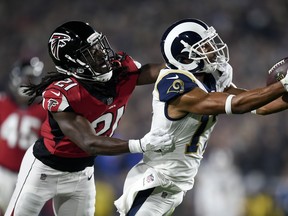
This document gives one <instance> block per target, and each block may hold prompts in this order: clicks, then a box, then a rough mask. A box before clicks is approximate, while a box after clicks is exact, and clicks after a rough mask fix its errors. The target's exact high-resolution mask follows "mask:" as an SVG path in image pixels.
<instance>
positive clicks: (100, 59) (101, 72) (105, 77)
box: [66, 32, 114, 82]
mask: <svg viewBox="0 0 288 216" xmlns="http://www.w3.org/2000/svg"><path fill="white" fill-rule="evenodd" d="M87 41H88V43H89V44H87V45H85V46H83V47H81V48H80V49H79V50H77V51H76V59H75V63H77V64H78V65H79V66H80V67H77V68H75V69H74V70H73V69H72V71H73V72H74V73H73V74H72V75H73V76H75V77H76V78H79V79H84V80H91V81H98V82H107V81H109V80H110V79H111V77H112V71H113V70H112V65H111V61H112V59H113V57H114V52H113V50H112V49H111V48H110V45H109V43H108V40H107V39H106V37H105V36H103V35H102V34H99V33H97V32H95V33H93V34H92V35H91V36H90V37H89V38H87ZM69 57H70V56H66V58H68V59H70V58H69ZM87 73H88V74H87Z"/></svg>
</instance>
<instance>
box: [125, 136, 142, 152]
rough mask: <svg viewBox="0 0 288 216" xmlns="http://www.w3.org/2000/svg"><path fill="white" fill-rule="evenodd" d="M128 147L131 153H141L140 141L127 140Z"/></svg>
mask: <svg viewBox="0 0 288 216" xmlns="http://www.w3.org/2000/svg"><path fill="white" fill-rule="evenodd" d="M128 147H129V151H130V152H131V153H143V152H144V151H143V149H142V147H141V142H140V140H132V139H130V140H128Z"/></svg>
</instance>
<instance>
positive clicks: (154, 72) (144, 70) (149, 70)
mask: <svg viewBox="0 0 288 216" xmlns="http://www.w3.org/2000/svg"><path fill="white" fill-rule="evenodd" d="M163 68H165V64H164V63H162V64H146V65H143V66H142V67H141V68H140V69H139V72H140V75H139V78H138V81H137V85H146V84H152V83H155V81H156V79H157V77H158V74H159V72H160V70H161V69H163Z"/></svg>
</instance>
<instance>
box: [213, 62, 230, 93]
mask: <svg viewBox="0 0 288 216" xmlns="http://www.w3.org/2000/svg"><path fill="white" fill-rule="evenodd" d="M213 76H214V78H215V79H216V88H217V91H220V92H223V91H224V90H225V88H227V87H229V86H230V85H231V84H232V79H233V68H232V66H231V65H230V64H229V63H222V64H219V65H217V71H216V72H214V73H213Z"/></svg>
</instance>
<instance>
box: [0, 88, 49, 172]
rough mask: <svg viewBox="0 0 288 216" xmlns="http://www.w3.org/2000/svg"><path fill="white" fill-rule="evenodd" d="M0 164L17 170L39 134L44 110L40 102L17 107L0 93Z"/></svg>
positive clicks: (44, 115)
mask: <svg viewBox="0 0 288 216" xmlns="http://www.w3.org/2000/svg"><path fill="white" fill-rule="evenodd" d="M0 107H1V112H0V127H1V128H0V166H3V167H5V168H7V169H10V170H11V171H14V172H18V171H19V168H20V164H21V161H22V158H23V156H24V154H25V151H26V150H27V149H28V148H29V146H31V145H32V144H33V143H34V142H35V141H36V140H37V138H38V137H39V135H40V128H41V123H42V122H43V121H44V119H45V117H46V112H45V110H44V109H43V108H42V106H41V104H34V105H31V106H27V107H26V106H25V107H19V105H17V104H16V103H15V102H14V101H13V100H12V99H11V98H10V97H9V96H8V95H6V94H5V93H3V94H1V95H0Z"/></svg>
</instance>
